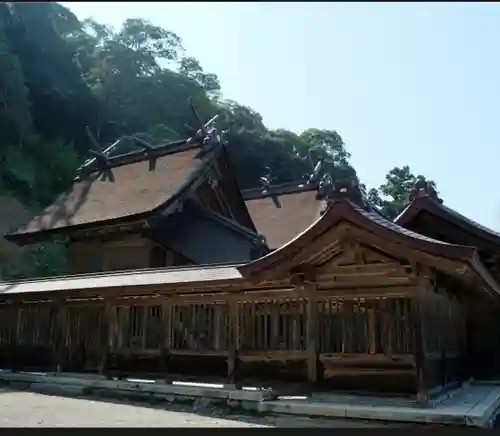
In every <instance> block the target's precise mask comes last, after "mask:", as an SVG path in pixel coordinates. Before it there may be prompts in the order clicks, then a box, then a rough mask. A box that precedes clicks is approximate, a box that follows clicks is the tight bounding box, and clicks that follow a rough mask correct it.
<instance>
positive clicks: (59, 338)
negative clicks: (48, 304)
mask: <svg viewBox="0 0 500 436" xmlns="http://www.w3.org/2000/svg"><path fill="white" fill-rule="evenodd" d="M54 310H55V320H56V321H55V328H54V342H53V365H54V369H55V371H56V372H61V371H63V368H64V355H65V346H66V343H65V342H66V318H67V316H66V313H67V307H66V303H65V301H64V300H57V301H56V302H55V306H54Z"/></svg>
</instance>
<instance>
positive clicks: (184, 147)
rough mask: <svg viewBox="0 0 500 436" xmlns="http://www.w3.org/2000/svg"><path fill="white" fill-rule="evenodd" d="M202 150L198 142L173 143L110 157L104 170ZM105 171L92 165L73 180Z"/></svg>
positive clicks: (101, 167)
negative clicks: (198, 149)
mask: <svg viewBox="0 0 500 436" xmlns="http://www.w3.org/2000/svg"><path fill="white" fill-rule="evenodd" d="M196 148H200V144H199V143H197V142H194V143H188V142H187V140H185V139H183V140H182V141H177V142H172V143H169V144H165V145H161V146H157V147H155V148H153V149H151V150H136V151H131V152H129V153H124V154H120V155H118V156H109V157H108V158H107V159H108V162H109V164H108V165H105V166H104V169H111V168H117V167H121V166H125V165H132V164H134V163H138V162H143V161H146V160H148V159H150V158H151V157H153V158H155V159H156V158H161V157H165V156H169V155H172V154H177V153H182V152H185V151H189V150H192V149H196ZM102 170H103V166H99V165H97V164H96V163H92V164H90V165H89V166H87V167H84V168H82V169H81V172H80V174H78V175H77V176H76V177H75V178H74V179H73V180H74V181H79V180H81V179H83V178H84V177H88V176H91V175H93V174H95V173H99V172H101V171H102Z"/></svg>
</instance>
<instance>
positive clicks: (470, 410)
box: [0, 371, 500, 428]
mask: <svg viewBox="0 0 500 436" xmlns="http://www.w3.org/2000/svg"><path fill="white" fill-rule="evenodd" d="M0 383H3V384H6V385H10V386H11V387H13V388H22V389H29V390H32V391H35V392H40V393H47V394H53V395H58V394H59V395H71V396H75V395H78V396H81V395H91V394H100V395H105V396H115V397H116V396H118V397H126V398H133V399H142V400H144V399H147V400H160V401H168V402H174V401H179V402H188V401H189V402H194V403H195V404H200V402H201V403H204V402H211V403H217V404H221V403H222V404H225V405H227V406H229V407H231V408H242V409H245V410H250V411H255V412H267V413H278V414H287V415H296V416H299V415H302V416H311V417H321V418H336V419H338V418H341V419H344V420H345V419H353V420H377V421H386V422H390V421H393V422H404V423H407V424H408V423H415V424H424V423H427V424H441V425H443V424H444V425H454V426H457V425H458V426H472V427H483V428H491V427H492V426H493V424H494V421H495V419H496V416H497V414H499V411H500V383H499V384H491V383H488V384H486V383H484V384H483V383H480V382H473V383H470V384H467V385H465V386H464V387H462V388H461V389H458V390H456V391H455V392H454V393H453V395H448V396H447V397H446V398H441V399H440V401H437V402H434V403H433V404H432V405H430V406H429V407H427V408H419V407H415V405H414V404H411V403H409V402H408V400H403V399H397V398H390V399H388V398H382V397H362V396H357V395H334V394H313V395H311V396H307V397H277V395H276V394H275V393H274V392H273V391H272V390H270V389H257V388H242V389H236V388H235V387H234V386H231V385H222V384H221V385H213V384H210V385H209V384H203V383H187V382H175V381H174V382H173V383H171V384H166V383H165V381H163V380H143V379H131V378H129V379H126V380H108V379H106V377H104V376H99V375H96V374H72V373H27V372H16V373H13V372H11V371H0Z"/></svg>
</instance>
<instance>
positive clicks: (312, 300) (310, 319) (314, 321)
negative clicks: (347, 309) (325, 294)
mask: <svg viewBox="0 0 500 436" xmlns="http://www.w3.org/2000/svg"><path fill="white" fill-rule="evenodd" d="M304 293H305V294H306V295H307V325H306V331H307V342H306V344H307V379H308V380H309V382H310V383H311V384H316V383H317V382H318V298H317V293H316V284H315V283H306V284H305V285H304Z"/></svg>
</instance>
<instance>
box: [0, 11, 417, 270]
mask: <svg viewBox="0 0 500 436" xmlns="http://www.w3.org/2000/svg"><path fill="white" fill-rule="evenodd" d="M188 98H192V99H193V101H194V102H195V104H196V106H197V108H198V111H199V112H200V114H201V116H202V117H203V118H205V119H208V118H209V117H212V116H213V115H215V114H216V113H218V114H219V118H218V120H217V125H218V128H219V129H220V131H221V132H222V133H223V138H224V140H225V141H226V142H227V144H228V152H229V154H230V157H231V160H232V163H233V166H234V167H235V169H236V171H235V174H236V176H237V179H238V184H239V186H240V187H241V188H242V189H244V188H251V187H255V186H258V184H259V178H260V177H261V176H263V175H266V176H268V177H269V178H270V179H271V181H272V182H273V183H285V182H292V181H298V180H305V178H306V177H307V176H308V175H309V174H310V172H311V167H310V163H309V161H308V155H309V154H310V155H312V157H313V160H318V159H320V158H321V159H323V161H324V168H325V170H326V171H328V172H329V173H330V175H331V176H332V179H333V180H334V181H335V180H340V179H350V180H356V181H357V180H358V178H357V175H356V171H355V169H354V168H353V167H352V166H351V164H350V154H349V152H348V151H347V149H346V147H345V144H344V142H343V140H342V138H341V136H340V135H339V133H338V132H336V131H334V130H321V129H308V130H306V131H304V132H302V133H301V134H299V135H297V134H295V133H293V132H290V131H287V130H283V129H278V130H269V129H267V128H266V126H265V125H264V123H263V121H262V117H261V116H260V114H258V113H257V112H255V111H254V110H252V109H250V108H248V107H245V106H243V105H240V104H238V103H237V102H234V101H228V100H224V99H223V98H222V94H221V88H220V83H219V80H218V78H217V76H216V75H215V74H212V73H209V72H206V71H204V70H203V68H202V66H201V65H200V63H199V62H198V60H197V59H195V58H193V57H191V56H189V54H187V53H186V52H185V50H184V48H183V45H182V40H181V38H180V37H179V36H178V35H176V34H175V33H173V32H171V31H168V30H166V29H163V28H161V27H158V26H155V25H153V24H152V23H150V22H148V21H146V20H142V19H139V18H134V19H128V20H125V22H124V23H123V24H122V26H121V27H120V28H119V29H113V28H111V27H109V26H106V25H103V24H100V23H96V22H95V21H92V20H85V21H83V22H80V21H79V20H78V19H77V18H76V17H75V16H74V15H73V14H72V13H71V12H70V11H69V10H68V9H66V8H65V7H63V6H61V5H60V4H58V3H2V4H0V193H1V192H2V191H3V192H4V193H5V192H9V193H14V195H15V197H16V198H18V199H20V200H22V202H23V203H24V204H25V205H26V207H28V208H29V210H30V211H32V212H33V213H36V211H39V210H40V209H41V207H42V206H43V205H46V204H48V203H50V202H51V201H53V200H54V198H55V197H56V196H57V195H58V194H59V193H61V192H62V191H63V190H64V189H65V188H66V187H68V186H69V184H70V183H71V179H72V177H73V175H74V173H75V169H76V167H77V166H78V164H79V163H81V162H82V160H83V159H84V158H85V157H87V156H86V153H87V147H88V137H87V134H86V126H89V127H90V129H91V130H92V131H93V132H94V134H95V136H96V137H97V138H98V140H99V141H100V142H101V143H109V142H112V141H114V140H115V139H116V138H117V137H119V136H122V135H125V134H139V135H143V136H144V137H145V138H148V139H149V140H150V141H154V142H156V143H159V142H168V141H174V140H177V139H179V138H182V137H186V136H188V135H190V134H191V133H192V132H191V131H190V130H189V129H187V128H186V125H191V126H193V127H196V128H197V127H198V126H197V125H196V121H195V120H194V119H193V115H192V113H191V110H190V108H189V106H188ZM129 146H130V147H132V145H129ZM122 151H123V150H122ZM419 177H421V176H413V175H412V174H411V172H410V170H409V168H408V167H403V168H394V169H393V170H391V172H389V174H388V175H387V181H386V183H385V184H383V185H382V186H381V187H380V188H379V189H378V190H376V189H370V190H368V192H366V188H365V187H363V189H364V190H365V192H366V195H367V196H368V197H369V198H370V199H371V201H373V203H374V204H375V205H376V206H378V207H379V208H380V209H381V211H382V212H383V213H385V214H387V215H388V216H390V217H394V216H395V215H396V214H397V213H398V212H399V211H400V210H401V209H402V207H403V205H404V203H405V200H406V194H407V192H408V189H409V188H410V186H411V185H412V184H413V183H414V181H415V180H416V179H418V178H419ZM0 221H1V220H0ZM2 250H3V251H2ZM64 250H65V248H64V246H63V245H61V244H57V243H45V244H41V245H39V246H36V247H27V248H24V249H22V250H20V251H18V252H16V255H15V256H14V255H11V254H8V253H7V254H6V251H5V247H3V248H2V247H0V251H2V252H1V253H0V255H1V257H2V261H1V263H2V270H3V274H4V275H6V276H10V277H26V276H33V275H52V274H54V273H56V272H63V271H64V268H65V252H64Z"/></svg>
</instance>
